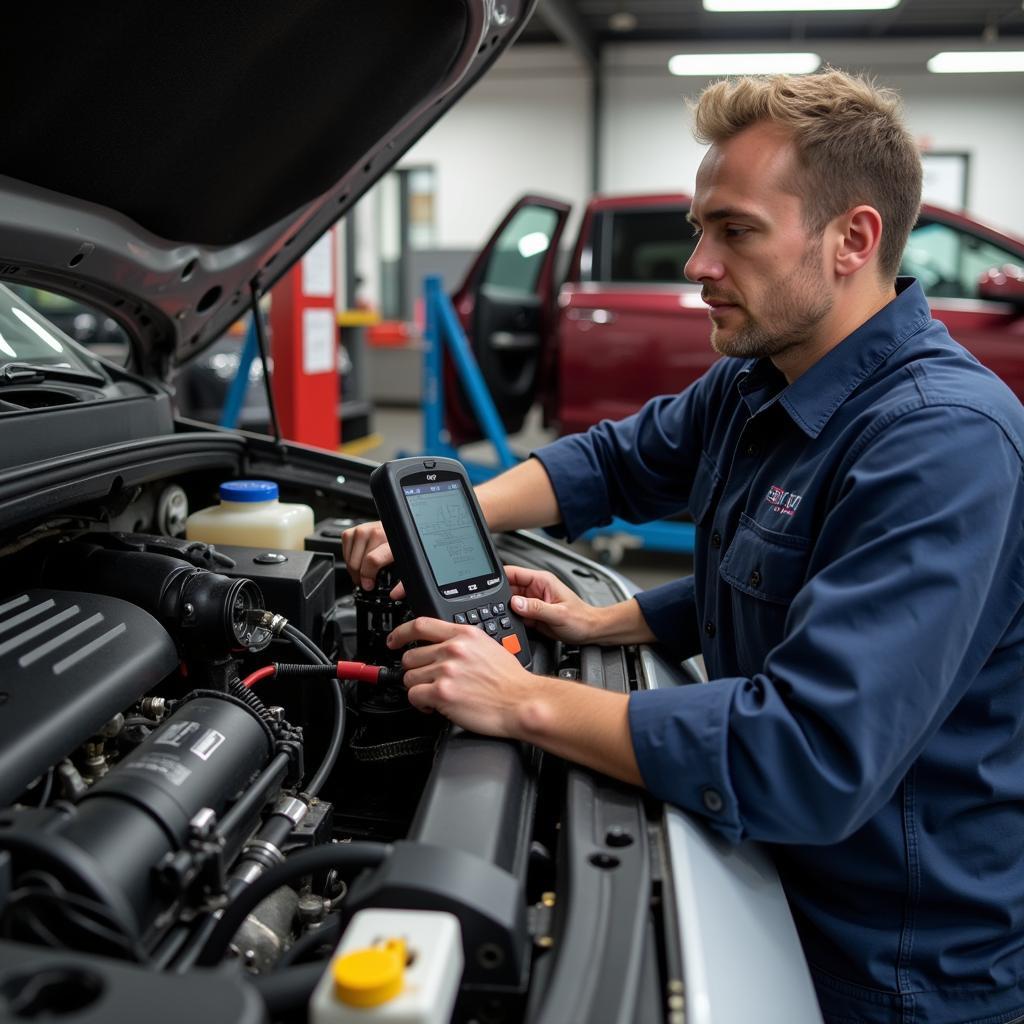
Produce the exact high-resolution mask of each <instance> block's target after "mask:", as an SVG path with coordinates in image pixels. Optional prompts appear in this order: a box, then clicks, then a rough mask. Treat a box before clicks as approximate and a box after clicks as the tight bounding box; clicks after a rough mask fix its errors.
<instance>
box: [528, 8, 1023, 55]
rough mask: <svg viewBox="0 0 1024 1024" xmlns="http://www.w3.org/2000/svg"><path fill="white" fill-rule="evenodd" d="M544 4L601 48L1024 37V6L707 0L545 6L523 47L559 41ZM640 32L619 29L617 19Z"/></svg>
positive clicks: (534, 22)
mask: <svg viewBox="0 0 1024 1024" xmlns="http://www.w3.org/2000/svg"><path fill="white" fill-rule="evenodd" d="M545 4H548V5H551V6H552V7H554V8H558V9H561V10H562V11H563V12H564V11H566V10H568V11H569V12H571V13H574V14H575V15H576V16H578V22H579V23H580V24H581V25H582V27H583V28H584V29H585V30H586V31H587V32H588V33H589V34H590V37H591V39H592V40H593V41H595V42H596V43H598V44H602V43H611V42H645V41H646V42H652V41H660V42H668V41H673V42H674V41H685V40H701V41H711V40H716V39H721V40H723V41H728V40H736V39H750V38H758V39H771V40H787V39H792V40H800V39H815V38H831V39H871V38H880V37H886V38H903V39H915V38H916V39H920V38H926V37H936V36H943V37H958V38H961V39H963V40H965V41H967V40H970V39H975V40H977V41H978V42H979V44H981V43H982V41H983V39H984V38H986V37H987V38H990V39H991V38H993V36H995V37H998V38H1001V39H1004V40H1005V39H1007V38H1015V37H1024V9H1022V6H1024V5H1022V0H902V2H901V3H900V4H899V6H898V7H896V8H894V9H893V10H891V11H856V12H841V11H835V12H823V13H814V14H793V13H775V14H711V13H709V12H707V11H705V10H704V8H703V5H702V3H701V0H541V4H540V6H539V8H538V9H537V12H536V13H535V14H534V16H533V18H532V19H531V21H530V23H529V24H528V25H527V27H526V29H525V30H524V32H523V35H522V36H521V37H520V42H523V43H531V42H532V43H537V42H555V41H557V38H556V36H555V34H554V33H553V32H552V30H551V28H550V26H549V22H548V20H546V19H545V14H544V8H545ZM623 14H626V15H632V16H633V18H634V19H635V27H634V28H632V29H631V30H627V31H616V30H615V28H613V25H614V19H613V16H615V15H619V16H621V15H623Z"/></svg>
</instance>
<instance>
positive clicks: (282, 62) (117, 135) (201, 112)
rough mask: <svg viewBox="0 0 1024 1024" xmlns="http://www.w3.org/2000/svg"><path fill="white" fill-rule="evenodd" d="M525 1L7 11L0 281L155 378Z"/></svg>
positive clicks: (284, 258) (311, 227)
mask: <svg viewBox="0 0 1024 1024" xmlns="http://www.w3.org/2000/svg"><path fill="white" fill-rule="evenodd" d="M535 4H536V0H501V3H495V0H429V2H426V3H425V2H424V0H374V2H373V3H365V2H362V0H303V2H302V3H295V4H281V3H276V2H273V0H245V2H241V0H223V2H219V3H215V4H209V3H199V2H197V0H191V2H183V3H178V4H170V5H167V4H123V5H118V6H117V7H116V9H115V8H114V7H112V6H101V7H96V6H93V5H89V4H84V5H78V6H62V7H60V8H59V12H58V13H55V14H54V16H52V17H40V13H39V11H38V10H37V9H29V8H25V9H15V8H12V9H11V10H10V11H8V12H5V17H4V29H5V35H6V38H7V40H8V42H9V46H8V47H7V55H6V59H5V63H6V67H5V72H6V77H7V81H8V82H9V83H11V84H12V89H11V92H10V98H11V100H12V102H10V103H8V105H7V108H6V110H5V112H4V117H3V119H2V123H0V279H2V280H8V281H12V282H15V283H23V284H34V285H37V286H39V287H43V288H48V289H51V290H53V291H57V292H63V293H65V294H70V295H74V296H78V297H80V298H81V299H82V301H83V302H88V303H90V304H91V305H94V306H96V307H98V308H99V309H102V310H104V311H105V312H107V313H109V314H110V315H111V316H113V317H114V318H115V319H117V320H118V321H120V322H121V323H122V324H123V326H124V327H125V328H126V329H127V330H128V333H129V334H130V335H131V336H132V339H133V344H134V345H135V346H136V357H137V360H138V363H139V367H140V369H141V370H142V371H143V372H145V373H147V374H149V375H159V376H165V375H166V374H167V373H168V371H169V370H170V369H171V368H172V367H173V366H175V365H177V364H179V363H181V362H183V361H185V360H186V359H188V358H191V357H192V356H193V355H194V354H195V353H196V352H198V351H201V350H202V349H203V348H204V347H205V346H206V345H208V344H209V343H210V342H212V341H213V340H214V339H216V338H217V337H218V336H219V335H220V334H221V333H222V332H223V331H224V329H225V328H226V327H227V326H228V325H229V324H230V323H231V322H232V321H234V320H235V319H237V318H238V317H239V316H240V315H241V314H242V313H243V312H244V310H245V307H246V305H247V303H248V302H249V301H250V298H251V293H252V291H253V289H255V290H256V291H257V292H259V293H263V292H265V291H266V290H267V289H269V288H270V286H271V285H272V284H273V283H274V282H275V281H276V280H277V279H278V278H279V277H280V276H281V275H282V274H284V273H285V271H286V270H288V268H289V267H290V266H291V265H292V264H293V263H295V262H296V260H298V259H299V258H300V257H301V256H302V254H303V253H304V252H305V250H306V249H308V248H309V246H310V245H312V243H313V242H314V241H316V239H317V238H318V237H319V236H320V235H321V234H322V233H323V232H324V231H325V230H326V229H327V228H328V227H329V226H330V225H331V224H332V223H333V222H334V221H336V220H337V219H338V218H339V217H341V216H342V215H343V214H344V213H345V212H346V211H347V210H348V209H349V208H350V207H351V206H352V205H353V203H355V202H356V200H357V199H358V198H359V197H360V196H361V195H362V194H363V193H364V192H365V191H366V189H367V188H369V186H370V185H372V184H373V183H374V182H375V181H376V180H377V179H378V178H379V177H380V176H381V175H382V174H383V173H384V172H385V171H386V170H387V169H388V168H389V167H391V166H392V165H393V164H394V163H395V162H396V161H397V160H398V159H399V157H400V156H401V155H402V154H403V153H404V152H405V151H406V150H407V149H408V148H409V147H410V146H411V145H412V143H413V142H415V141H416V139H417V138H419V136H420V135H422V134H423V132H424V131H426V129H427V128H429V127H430V126H431V125H432V124H433V123H434V122H435V121H436V120H437V119H438V117H440V115H441V114H442V113H443V112H444V111H445V110H446V109H447V108H448V106H449V105H450V104H451V103H453V102H454V101H455V100H456V99H457V98H458V97H459V96H460V95H461V94H462V93H463V92H465V90H466V89H468V88H469V86H470V85H471V84H472V83H473V82H474V81H475V80H476V79H477V78H478V77H479V76H480V75H481V74H482V73H483V72H484V71H485V70H486V68H487V67H489V66H490V64H491V63H493V61H494V60H495V59H496V57H497V56H498V55H499V54H500V53H501V52H502V51H503V50H504V49H505V48H506V47H507V46H508V45H509V44H510V43H511V42H512V40H513V39H514V38H515V36H516V35H517V33H518V32H519V30H520V29H521V28H522V26H523V25H524V24H525V22H526V20H527V18H528V16H529V14H530V11H531V10H532V8H533V7H534V6H535Z"/></svg>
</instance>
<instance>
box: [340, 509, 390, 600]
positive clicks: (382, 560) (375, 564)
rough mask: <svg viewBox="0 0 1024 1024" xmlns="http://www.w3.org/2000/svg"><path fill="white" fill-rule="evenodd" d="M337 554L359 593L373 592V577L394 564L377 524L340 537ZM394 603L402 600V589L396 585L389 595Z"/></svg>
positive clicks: (386, 542) (369, 524)
mask: <svg viewBox="0 0 1024 1024" xmlns="http://www.w3.org/2000/svg"><path fill="white" fill-rule="evenodd" d="M341 550H342V554H343V555H344V558H345V568H346V569H348V574H349V576H351V577H352V582H353V583H354V584H355V585H356V586H357V587H362V588H363V590H373V588H374V586H375V585H376V583H377V573H379V572H380V571H381V569H383V568H385V567H386V566H389V565H391V563H392V562H394V560H395V557H394V555H392V554H391V546H390V545H389V544H388V538H387V536H386V535H385V533H384V527H383V526H381V524H380V523H379V522H374V523H360V524H359V525H358V526H353V527H350V528H349V529H347V530H346V531H345V532H344V533H343V534H342V535H341ZM391 597H393V598H394V599H395V600H396V601H398V600H401V598H403V597H405V587H403V586H402V584H401V583H399V584H398V585H397V586H396V587H395V588H394V589H393V590H392V591H391Z"/></svg>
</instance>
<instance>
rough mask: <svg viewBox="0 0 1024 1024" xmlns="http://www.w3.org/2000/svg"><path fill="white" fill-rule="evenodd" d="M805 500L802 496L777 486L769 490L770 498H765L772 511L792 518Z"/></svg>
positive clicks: (773, 485)
mask: <svg viewBox="0 0 1024 1024" xmlns="http://www.w3.org/2000/svg"><path fill="white" fill-rule="evenodd" d="M803 500H804V498H803V495H802V494H793V493H792V491H786V490H783V488H781V487H778V486H776V485H775V484H772V486H771V487H769V488H768V496H767V497H766V498H765V501H767V502H768V504H769V505H770V506H771V509H772V511H773V512H778V513H779V515H780V516H791V515H792V514H793V513H794V512H795V511H796V510H797V508H798V507H799V505H800V502H801V501H803Z"/></svg>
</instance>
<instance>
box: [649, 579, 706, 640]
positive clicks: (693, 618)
mask: <svg viewBox="0 0 1024 1024" xmlns="http://www.w3.org/2000/svg"><path fill="white" fill-rule="evenodd" d="M636 601H637V604H638V605H640V613H641V614H642V615H643V617H644V621H645V622H646V623H647V625H648V626H650V628H651V632H652V633H653V634H654V635H655V636H656V637H657V638H658V643H660V644H661V645H662V646H663V647H664V648H665V649H666V650H667V651H668V652H669V653H670V654H672V655H673V656H674V657H676V658H678V659H679V660H682V659H683V658H690V657H692V656H693V655H695V654H698V653H699V652H700V633H699V631H698V627H697V600H696V593H695V590H694V579H693V577H692V576H686V577H684V578H683V579H680V580H673V581H672V582H671V583H664V584H662V585H661V586H660V587H652V588H651V589H650V590H641V591H640V593H638V594H637V595H636Z"/></svg>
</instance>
